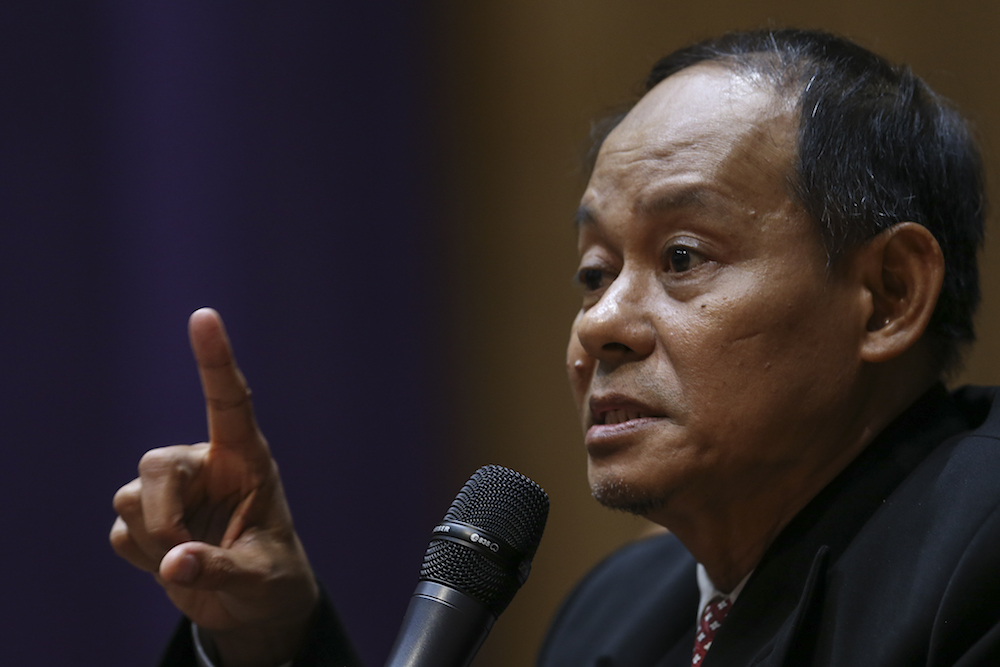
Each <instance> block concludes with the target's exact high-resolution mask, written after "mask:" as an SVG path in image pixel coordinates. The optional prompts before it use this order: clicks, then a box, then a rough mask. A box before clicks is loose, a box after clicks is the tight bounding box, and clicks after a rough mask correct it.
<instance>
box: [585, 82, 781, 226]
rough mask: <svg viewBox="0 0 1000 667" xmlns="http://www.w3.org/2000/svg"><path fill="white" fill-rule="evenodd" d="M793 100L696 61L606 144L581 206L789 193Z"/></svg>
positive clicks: (645, 100) (655, 91) (643, 101)
mask: <svg viewBox="0 0 1000 667" xmlns="http://www.w3.org/2000/svg"><path fill="white" fill-rule="evenodd" d="M797 123H798V113H797V110H796V108H795V102H794V100H788V99H787V98H785V97H783V96H778V95H777V94H775V93H774V90H773V87H772V86H771V85H770V84H769V83H768V82H766V81H763V80H761V79H759V78H757V77H754V76H752V75H744V74H740V73H735V72H733V71H732V70H731V69H729V68H727V67H725V66H723V65H720V64H716V63H701V64H698V65H695V66H693V67H689V68H687V69H684V70H681V71H680V72H678V73H676V74H674V75H672V76H670V77H667V78H666V79H664V80H663V81H661V82H660V83H659V84H658V85H657V86H656V87H655V88H653V90H651V91H650V92H649V93H647V94H646V95H645V97H643V98H642V99H641V100H640V101H639V103H638V104H636V106H635V107H634V108H633V109H632V111H631V112H629V114H628V115H627V116H626V117H625V119H624V120H623V121H622V122H621V123H620V124H619V125H618V127H616V128H615V130H614V131H613V132H611V134H610V135H608V137H607V139H606V140H605V141H604V143H603V145H602V147H601V150H600V152H599V153H598V157H597V161H596V163H595V166H594V172H593V175H592V178H591V182H590V184H589V186H588V189H587V192H586V193H585V195H584V201H583V204H584V206H585V207H588V208H589V207H601V206H602V205H603V204H606V203H610V202H609V201H607V200H609V198H611V197H615V198H618V199H622V198H625V199H627V200H628V201H630V202H631V204H632V205H633V206H640V207H641V206H643V205H645V204H647V203H649V200H650V199H655V198H657V197H660V196H662V195H663V194H664V193H663V191H664V190H678V191H679V190H684V189H687V190H691V191H701V190H706V191H714V194H716V195H721V196H723V197H725V198H729V199H735V200H745V201H748V202H749V201H750V200H753V199H757V198H761V197H764V198H773V197H785V196H787V195H786V193H787V182H788V176H789V175H790V173H791V172H792V169H793V165H794V160H795V145H796V129H797Z"/></svg>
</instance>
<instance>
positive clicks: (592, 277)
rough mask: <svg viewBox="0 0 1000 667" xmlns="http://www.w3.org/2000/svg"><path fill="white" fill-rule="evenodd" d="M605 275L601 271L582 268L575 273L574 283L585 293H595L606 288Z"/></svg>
mask: <svg viewBox="0 0 1000 667" xmlns="http://www.w3.org/2000/svg"><path fill="white" fill-rule="evenodd" d="M606 278H607V274H606V273H605V272H604V270H603V269H595V268H592V267H586V268H582V269H580V270H579V271H577V272H576V283H577V284H578V285H579V286H580V287H582V288H583V289H584V290H585V291H587V292H596V291H598V290H600V289H603V288H604V287H606V286H607V280H606Z"/></svg>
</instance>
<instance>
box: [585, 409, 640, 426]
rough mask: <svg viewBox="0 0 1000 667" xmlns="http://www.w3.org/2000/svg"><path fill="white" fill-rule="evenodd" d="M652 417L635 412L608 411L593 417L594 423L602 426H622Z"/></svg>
mask: <svg viewBox="0 0 1000 667" xmlns="http://www.w3.org/2000/svg"><path fill="white" fill-rule="evenodd" d="M652 416H653V415H650V414H646V413H644V412H639V411H637V410H608V411H607V412H603V413H599V414H596V415H594V423H595V424H602V425H607V424H623V423H625V422H627V421H632V420H633V419H644V418H646V417H652Z"/></svg>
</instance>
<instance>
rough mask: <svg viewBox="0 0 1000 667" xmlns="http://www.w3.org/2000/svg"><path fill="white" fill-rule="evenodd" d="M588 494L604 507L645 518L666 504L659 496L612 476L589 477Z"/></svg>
mask: <svg viewBox="0 0 1000 667" xmlns="http://www.w3.org/2000/svg"><path fill="white" fill-rule="evenodd" d="M590 493H591V495H593V496H594V499H595V500H597V502H599V503H601V504H602V505H604V506H605V507H607V508H609V509H613V510H619V511H621V512H628V513H630V514H635V515H637V516H646V515H647V514H649V513H650V512H653V511H655V510H658V509H660V508H661V507H663V505H664V504H665V503H666V498H664V497H663V495H661V494H657V493H651V492H650V491H649V489H644V488H641V487H639V486H636V485H635V484H632V483H630V482H629V481H627V480H625V479H622V478H621V477H619V476H614V475H606V474H605V475H601V476H598V477H595V476H593V475H592V476H591V481H590Z"/></svg>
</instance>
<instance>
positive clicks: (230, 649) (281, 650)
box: [200, 592, 319, 667]
mask: <svg viewBox="0 0 1000 667" xmlns="http://www.w3.org/2000/svg"><path fill="white" fill-rule="evenodd" d="M318 601H319V597H318V592H317V594H316V595H315V596H314V597H313V601H312V605H311V606H310V607H309V610H308V612H307V613H305V614H302V615H299V616H295V617H290V618H285V619H281V620H280V621H270V622H268V623H259V624H249V625H244V626H241V627H240V628H234V629H232V630H213V631H209V630H204V629H200V631H201V632H202V636H203V637H204V636H208V637H210V638H211V644H212V645H213V646H214V649H215V656H214V658H215V659H216V660H217V663H216V667H283V666H285V665H287V664H288V663H290V662H291V661H292V660H293V659H294V658H295V656H296V655H297V654H298V653H299V652H300V651H301V649H302V647H303V645H304V644H305V640H306V637H307V636H308V634H309V630H310V628H311V626H312V623H313V621H314V617H315V612H316V608H317V606H318Z"/></svg>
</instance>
